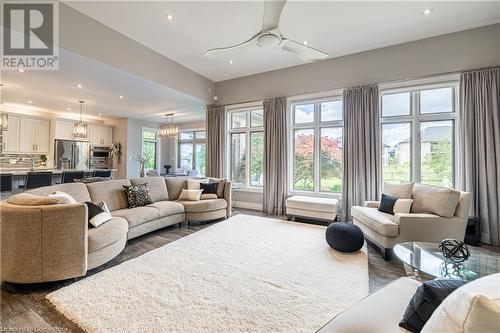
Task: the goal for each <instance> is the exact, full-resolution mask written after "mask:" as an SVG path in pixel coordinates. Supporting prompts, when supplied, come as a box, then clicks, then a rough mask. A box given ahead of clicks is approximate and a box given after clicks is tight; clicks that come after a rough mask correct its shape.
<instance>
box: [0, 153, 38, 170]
mask: <svg viewBox="0 0 500 333" xmlns="http://www.w3.org/2000/svg"><path fill="white" fill-rule="evenodd" d="M31 156H33V157H34V158H35V165H36V166H37V167H39V166H43V161H42V159H41V156H42V155H29V154H24V155H23V154H1V155H0V168H2V169H17V168H19V169H24V168H29V167H30V163H31Z"/></svg>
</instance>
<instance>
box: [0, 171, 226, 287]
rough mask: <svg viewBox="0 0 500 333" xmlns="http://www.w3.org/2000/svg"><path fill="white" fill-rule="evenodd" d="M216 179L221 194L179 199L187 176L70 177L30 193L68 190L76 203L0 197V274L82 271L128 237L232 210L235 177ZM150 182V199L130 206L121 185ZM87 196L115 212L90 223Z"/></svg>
mask: <svg viewBox="0 0 500 333" xmlns="http://www.w3.org/2000/svg"><path fill="white" fill-rule="evenodd" d="M209 181H211V182H217V183H218V186H217V198H216V199H208V200H200V201H179V200H177V199H178V198H179V195H180V193H181V191H182V189H184V188H187V178H186V177H171V178H163V177H147V178H138V179H119V180H111V181H105V182H98V183H92V184H82V183H69V184H59V185H53V186H47V187H41V188H38V189H35V190H31V191H28V193H31V194H35V195H39V196H48V195H49V194H50V193H53V192H55V191H62V192H66V193H68V194H69V195H71V196H73V197H74V198H75V199H76V200H77V201H78V204H54V205H39V206H30V205H13V204H10V203H8V202H6V201H3V202H1V203H0V207H1V208H0V212H1V217H0V218H1V220H0V221H1V223H0V227H1V279H2V281H8V282H14V283H36V282H47V281H56V280H63V279H68V278H74V277H78V276H83V275H85V274H86V273H87V271H88V270H90V269H93V268H96V267H98V266H101V265H103V264H105V263H106V262H108V261H110V260H111V259H113V258H114V257H115V256H117V255H118V254H119V253H120V252H121V251H122V250H123V249H124V247H125V245H126V242H127V240H129V239H132V238H135V237H138V236H141V235H144V234H146V233H148V232H151V231H153V230H156V229H160V228H163V227H167V226H170V225H173V224H176V223H180V222H183V221H212V220H216V219H222V218H227V217H229V216H230V215H231V183H230V182H229V181H226V180H222V179H210V180H209ZM143 183H148V187H149V191H150V194H151V199H152V201H153V203H152V204H150V205H147V206H144V207H136V208H127V206H128V203H127V197H126V194H125V190H124V188H123V185H136V184H143ZM86 201H91V202H94V203H96V202H100V201H104V202H105V203H106V205H107V207H108V208H109V210H110V211H111V214H112V216H113V218H112V219H111V220H110V221H108V222H106V223H104V224H103V225H101V226H99V227H97V228H92V227H88V221H87V220H88V218H87V216H88V213H87V206H86V205H85V204H84V202H86Z"/></svg>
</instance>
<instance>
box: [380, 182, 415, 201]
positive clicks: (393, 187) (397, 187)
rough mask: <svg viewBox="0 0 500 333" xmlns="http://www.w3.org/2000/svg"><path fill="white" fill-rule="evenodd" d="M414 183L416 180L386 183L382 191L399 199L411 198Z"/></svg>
mask: <svg viewBox="0 0 500 333" xmlns="http://www.w3.org/2000/svg"><path fill="white" fill-rule="evenodd" d="M414 185H415V183H414V182H410V183H400V184H391V183H384V190H383V191H382V193H384V194H387V195H390V196H391V197H396V198H398V199H411V195H412V191H413V186H414Z"/></svg>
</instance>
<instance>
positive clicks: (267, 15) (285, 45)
mask: <svg viewBox="0 0 500 333" xmlns="http://www.w3.org/2000/svg"><path fill="white" fill-rule="evenodd" d="M285 4H286V0H266V1H265V4H264V18H263V22H262V30H261V31H259V32H258V33H256V34H255V35H253V36H252V37H250V39H248V40H246V41H244V42H242V43H239V44H236V45H232V46H227V47H218V48H214V49H210V50H208V51H206V52H205V56H206V57H207V58H216V57H217V56H219V55H222V54H224V52H226V51H229V50H235V49H238V48H240V47H244V46H249V45H250V46H255V45H257V46H260V47H276V46H279V47H281V49H282V50H284V51H288V52H291V53H293V54H295V55H296V56H298V57H299V58H301V59H302V60H304V61H306V62H317V61H321V60H323V59H326V58H327V57H328V54H327V53H325V52H321V51H319V50H316V49H314V48H312V47H309V46H307V45H304V44H302V43H298V42H296V41H294V40H291V39H288V38H286V37H284V36H283V35H282V34H281V32H280V30H279V22H280V16H281V12H282V11H283V7H284V6H285Z"/></svg>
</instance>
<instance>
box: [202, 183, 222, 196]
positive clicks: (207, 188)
mask: <svg viewBox="0 0 500 333" xmlns="http://www.w3.org/2000/svg"><path fill="white" fill-rule="evenodd" d="M218 187H219V184H217V183H206V184H203V183H200V188H201V189H202V190H203V194H210V193H212V194H215V195H217V188H218Z"/></svg>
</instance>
